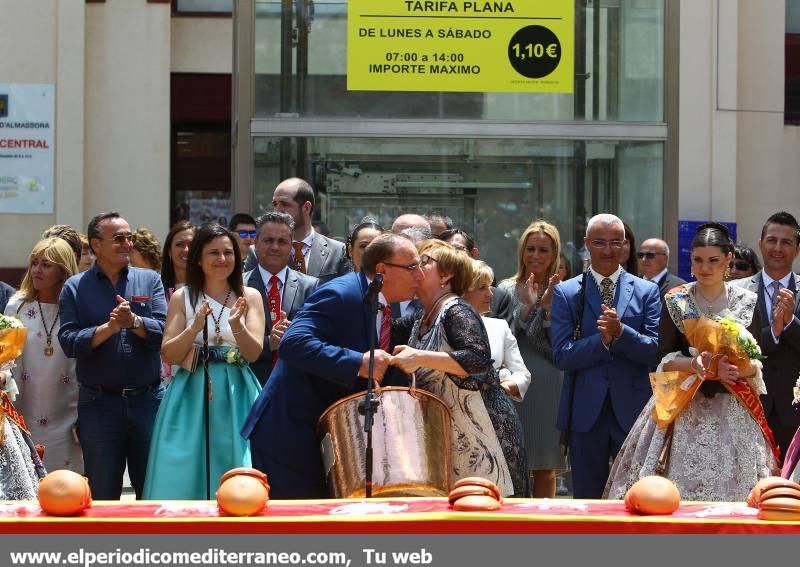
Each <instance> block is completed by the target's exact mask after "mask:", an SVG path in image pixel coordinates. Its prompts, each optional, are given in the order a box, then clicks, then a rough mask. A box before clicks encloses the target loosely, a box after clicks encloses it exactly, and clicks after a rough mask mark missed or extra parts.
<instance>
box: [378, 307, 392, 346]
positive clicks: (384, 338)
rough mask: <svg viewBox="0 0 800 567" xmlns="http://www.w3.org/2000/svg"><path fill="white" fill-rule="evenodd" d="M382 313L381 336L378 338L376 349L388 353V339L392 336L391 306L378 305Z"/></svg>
mask: <svg viewBox="0 0 800 567" xmlns="http://www.w3.org/2000/svg"><path fill="white" fill-rule="evenodd" d="M379 307H380V308H381V311H383V319H381V334H380V337H379V338H378V347H379V348H380V349H381V350H384V351H386V352H389V345H390V342H391V341H390V339H391V335H392V306H391V305H380V306H379Z"/></svg>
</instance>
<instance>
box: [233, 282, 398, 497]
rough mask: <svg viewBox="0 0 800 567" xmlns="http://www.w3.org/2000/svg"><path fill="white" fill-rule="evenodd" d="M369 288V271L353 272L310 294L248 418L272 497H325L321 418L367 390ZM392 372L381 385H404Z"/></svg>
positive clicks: (246, 429)
mask: <svg viewBox="0 0 800 567" xmlns="http://www.w3.org/2000/svg"><path fill="white" fill-rule="evenodd" d="M366 291H367V280H366V278H365V277H364V275H363V274H360V273H350V274H347V275H345V276H342V277H340V278H336V279H334V280H331V281H330V282H329V283H328V284H326V285H324V286H322V287H320V288H319V289H317V290H316V291H315V292H314V293H313V294H311V296H310V297H309V298H308V299H307V300H306V304H305V305H304V306H303V308H302V309H301V310H300V311H299V312H298V314H297V316H296V317H295V318H294V320H293V321H292V324H291V325H290V326H289V329H288V330H287V331H286V334H285V335H284V336H283V339H282V340H281V344H280V350H279V352H280V355H279V358H278V363H277V364H276V366H275V368H274V369H273V371H272V374H271V376H270V379H269V381H268V382H267V385H266V387H265V388H264V389H263V390H262V391H261V394H260V395H259V397H258V399H256V401H255V403H254V404H253V407H252V409H251V410H250V414H249V415H248V416H247V419H246V420H245V423H244V426H243V428H242V436H243V437H245V438H249V439H250V447H251V452H252V454H253V464H254V465H255V466H256V467H258V468H260V469H261V470H262V471H263V472H265V473H267V475H268V477H269V482H270V485H271V493H270V494H271V496H273V497H274V498H279V499H280V498H324V497H326V496H327V491H326V489H325V474H324V471H323V466H322V457H321V453H320V445H319V440H318V437H317V431H316V427H317V421H318V420H319V417H320V416H321V415H322V413H323V412H324V411H325V409H326V408H328V406H330V405H331V404H332V403H334V402H335V401H336V400H339V399H341V398H343V397H345V396H348V395H350V394H353V393H355V392H358V391H361V390H365V389H366V386H367V382H366V380H364V379H363V378H359V377H358V370H359V368H360V367H361V358H362V355H363V353H364V352H366V351H368V350H369V340H370V333H371V334H372V335H373V336H375V334H376V330H375V322H374V320H372V321H370V317H369V309H368V307H367V305H366V304H365V303H364V295H365V294H366ZM376 342H377V340H376ZM392 370H394V369H390V372H389V373H387V376H385V377H384V381H383V384H389V383H391V382H392V381H394V382H396V383H397V382H402V380H403V378H402V377H403V376H404V375H402V373H400V376H397V375H395V376H394V378H395V380H392V376H390V374H392V372H391V371H392Z"/></svg>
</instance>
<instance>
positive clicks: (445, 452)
mask: <svg viewBox="0 0 800 567" xmlns="http://www.w3.org/2000/svg"><path fill="white" fill-rule="evenodd" d="M365 398H366V392H361V393H359V394H354V395H352V396H349V397H347V398H343V399H341V400H339V401H338V402H336V403H334V404H333V405H331V406H330V407H329V408H328V409H327V410H325V413H323V414H322V417H320V418H319V422H318V424H317V431H318V432H319V435H320V438H321V448H322V461H323V464H324V467H325V477H326V480H327V483H328V492H329V494H330V496H331V497H332V498H362V497H364V496H365V494H366V460H365V456H364V455H365V448H366V446H367V434H366V432H365V431H364V416H363V415H361V414H360V413H359V410H358V405H359V402H361V401H363V400H364V399H365ZM376 399H377V400H378V401H379V402H380V403H379V405H378V409H377V411H376V412H375V415H374V425H373V428H372V447H373V449H372V450H373V466H372V471H373V473H372V482H373V485H372V495H373V496H375V497H397V496H447V494H448V492H449V490H450V466H451V465H450V445H451V436H452V429H451V425H450V411H449V410H448V409H447V406H446V405H445V404H444V402H442V401H441V400H440V399H439V398H437V397H436V396H434V395H433V394H431V393H429V392H426V391H424V390H418V389H416V388H397V387H387V388H382V389H380V390H376Z"/></svg>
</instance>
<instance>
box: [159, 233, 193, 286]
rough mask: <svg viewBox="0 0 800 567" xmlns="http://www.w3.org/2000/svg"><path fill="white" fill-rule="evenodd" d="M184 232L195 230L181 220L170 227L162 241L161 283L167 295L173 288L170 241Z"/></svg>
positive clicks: (173, 274) (173, 275)
mask: <svg viewBox="0 0 800 567" xmlns="http://www.w3.org/2000/svg"><path fill="white" fill-rule="evenodd" d="M184 230H195V226H194V225H193V224H192V223H190V222H189V221H188V220H181V221H178V222H176V223H175V224H173V225H172V228H170V229H169V233H168V234H167V237H166V238H165V239H164V248H163V251H162V253H161V283H162V284H164V291H165V292H166V293H167V294H169V290H170V289H174V288H175V266H173V265H172V257H171V256H170V254H169V249H170V248H172V241H173V240H175V235H176V234H178V233H179V232H183V231H184Z"/></svg>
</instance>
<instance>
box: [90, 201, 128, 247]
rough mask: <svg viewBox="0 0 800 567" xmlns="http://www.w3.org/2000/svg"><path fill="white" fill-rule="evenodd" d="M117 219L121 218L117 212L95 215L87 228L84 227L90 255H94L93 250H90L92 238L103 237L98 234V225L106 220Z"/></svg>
mask: <svg viewBox="0 0 800 567" xmlns="http://www.w3.org/2000/svg"><path fill="white" fill-rule="evenodd" d="M118 218H122V217H121V216H120V214H119V213H118V212H116V211H109V212H107V213H100V214H99V215H95V216H94V217H93V218H92V220H90V221H89V226H88V227H86V237H87V238H88V239H89V249H90V250H91V251H92V253H94V248H92V238H99V239H102V238H103V235H102V234H101V233H100V223H101V222H103V221H104V220H107V219H118Z"/></svg>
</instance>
